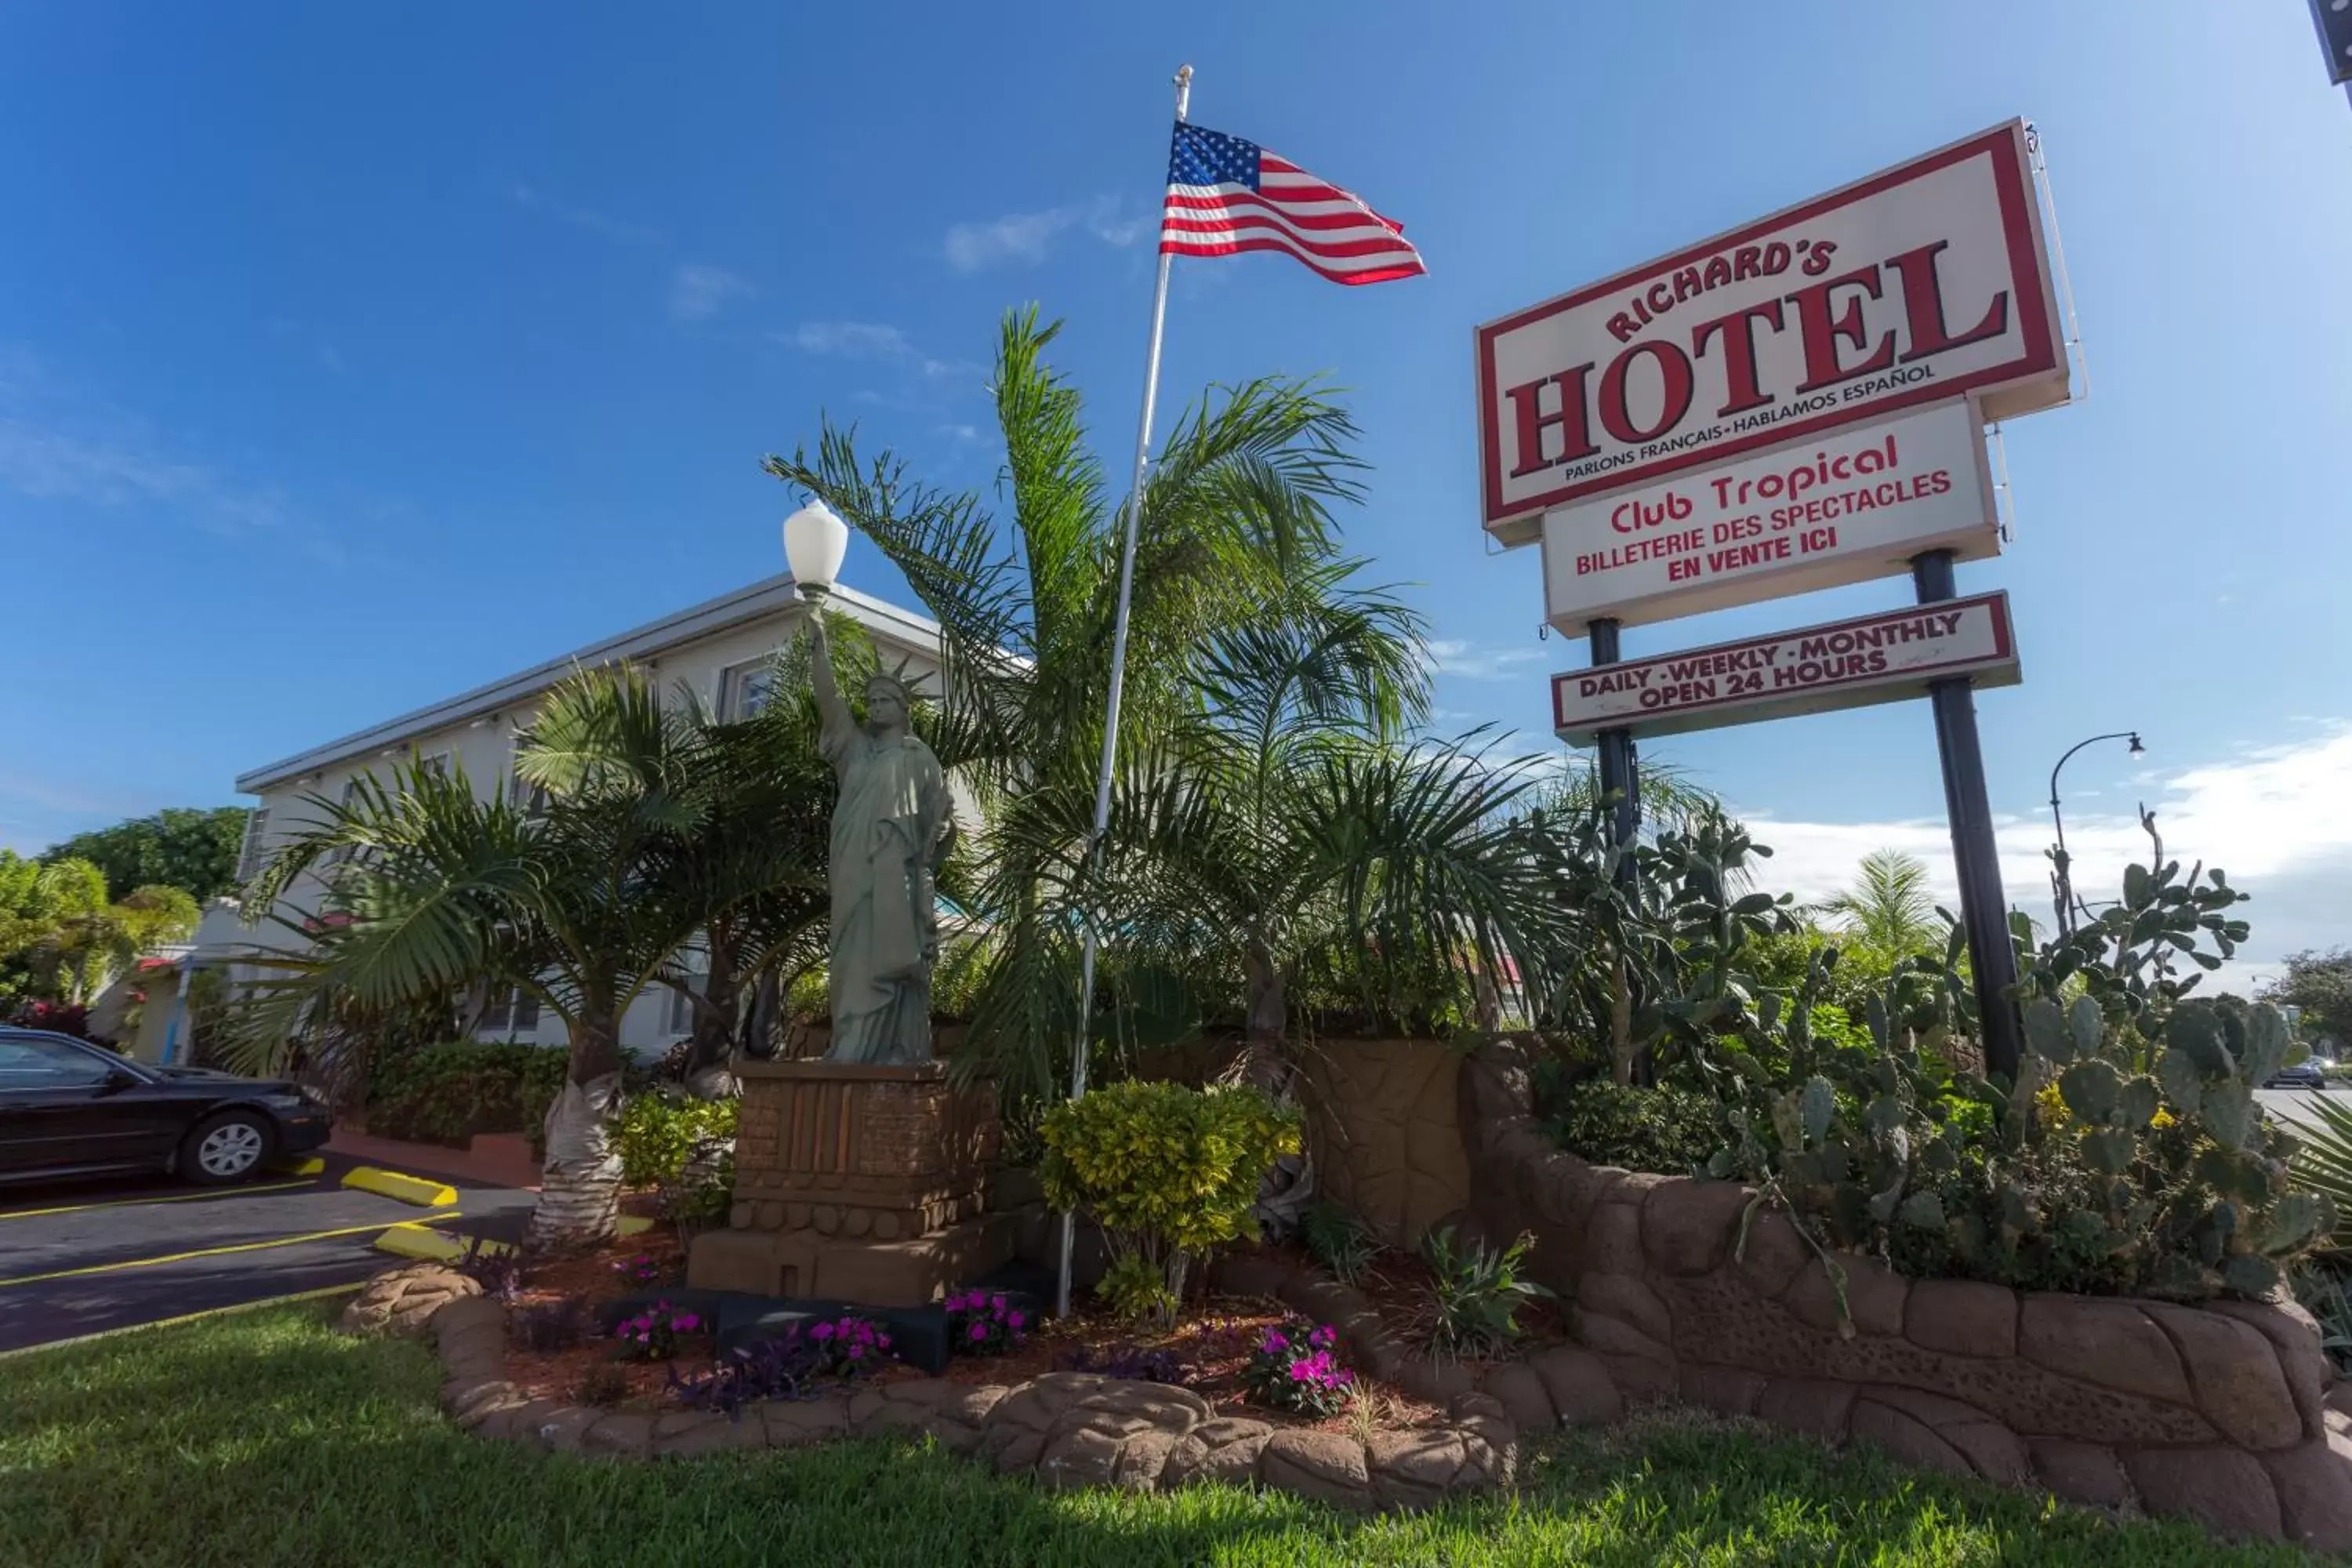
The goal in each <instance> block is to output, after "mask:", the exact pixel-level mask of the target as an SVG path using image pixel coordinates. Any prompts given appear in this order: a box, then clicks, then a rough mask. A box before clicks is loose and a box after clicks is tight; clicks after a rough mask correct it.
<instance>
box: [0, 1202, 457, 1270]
mask: <svg viewBox="0 0 2352 1568" xmlns="http://www.w3.org/2000/svg"><path fill="white" fill-rule="evenodd" d="M463 1218H465V1215H460V1214H457V1213H456V1212H454V1211H453V1212H451V1213H449V1214H444V1215H434V1216H433V1219H432V1223H433V1224H435V1225H438V1224H440V1223H441V1222H442V1221H443V1220H447V1219H463ZM382 1229H383V1221H382V1220H377V1221H376V1222H374V1223H373V1225H346V1226H338V1227H337V1228H335V1229H333V1230H314V1231H311V1232H310V1233H309V1234H308V1235H305V1236H277V1237H270V1238H269V1239H268V1241H240V1242H237V1243H236V1245H234V1246H231V1247H198V1248H196V1249H195V1250H194V1252H172V1253H166V1254H164V1255H163V1257H161V1258H127V1259H125V1260H124V1261H122V1262H121V1263H92V1264H89V1265H86V1266H85V1267H83V1268H53V1269H51V1270H49V1271H48V1272H47V1273H46V1274H19V1275H17V1276H16V1277H15V1278H14V1279H0V1286H8V1285H37V1284H39V1283H40V1282H41V1281H42V1280H44V1279H74V1278H77V1277H78V1276H80V1275H84V1274H112V1273H115V1272H117V1271H119V1270H121V1269H124V1268H154V1267H156V1266H157V1265H158V1264H163V1263H184V1262H186V1261H187V1260H188V1259H189V1258H218V1257H221V1256H222V1255H224V1254H226V1253H231V1252H259V1251H261V1250H262V1249H263V1248H265V1247H293V1246H296V1245H297V1244H299V1243H301V1242H305V1241H328V1240H331V1239H332V1238H333V1237H338V1236H357V1235H359V1234H360V1233H361V1232H362V1231H367V1230H382Z"/></svg>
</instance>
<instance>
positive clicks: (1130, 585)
mask: <svg viewBox="0 0 2352 1568" xmlns="http://www.w3.org/2000/svg"><path fill="white" fill-rule="evenodd" d="M1191 107H1192V67H1191V66H1180V67H1178V68H1177V70H1176V119H1177V121H1178V122H1179V123H1181V122H1182V121H1183V119H1184V116H1185V113H1186V111H1187V110H1190V109H1191ZM1173 259H1174V258H1172V257H1171V256H1170V255H1169V254H1168V252H1166V251H1164V250H1163V251H1161V252H1160V277H1159V280H1158V281H1157V282H1155V283H1154V284H1153V285H1152V289H1151V347H1150V349H1149V350H1148V351H1146V353H1145V354H1144V356H1143V416H1142V418H1141V419H1139V420H1138V421H1137V423H1136V430H1135V479H1134V482H1133V483H1131V484H1130V485H1129V486H1128V488H1127V538H1126V541H1125V542H1123V543H1122V544H1121V546H1120V548H1119V556H1118V616H1117V617H1116V618H1115V619H1114V620H1113V621H1112V623H1111V634H1110V703H1109V706H1108V709H1107V710H1106V711H1105V713H1104V715H1103V749H1102V771H1101V772H1100V773H1098V774H1097V775H1096V778H1095V830H1094V837H1093V841H1092V843H1091V845H1090V846H1089V858H1091V857H1092V856H1093V855H1098V854H1100V853H1101V846H1102V837H1103V835H1104V834H1105V833H1106V832H1108V830H1109V828H1110V779H1111V772H1112V770H1113V768H1114V767H1115V766H1116V765H1117V763H1118V704H1119V697H1120V695H1121V692H1122V689H1123V688H1124V687H1125V685H1126V680H1127V612H1128V604H1129V600H1130V599H1132V598H1133V597H1134V595H1135V531H1136V525H1137V521H1138V519H1139V514H1140V513H1141V512H1142V510H1143V473H1144V469H1145V468H1146V467H1147V466H1148V465H1149V463H1150V457H1151V408H1152V405H1153V404H1154V403H1155V402H1157V401H1158V399H1159V396H1160V329H1161V328H1162V327H1163V326H1165V325H1166V324H1167V320H1168V264H1169V262H1170V261H1171V260H1173ZM1094 1002H1095V928H1094V924H1093V922H1092V921H1088V922H1087V931H1086V937H1085V940H1084V942H1083V944H1082V945H1081V947H1080V949H1079V956H1078V1037H1077V1041H1076V1044H1075V1045H1073V1046H1072V1047H1070V1098H1071V1099H1073V1100H1076V1098H1077V1097H1078V1096H1080V1095H1082V1094H1084V1093H1086V1091H1087V1021H1088V1020H1089V1019H1090V1018H1091V1017H1092V1016H1094ZM1077 1237H1078V1216H1077V1212H1076V1210H1074V1209H1065V1210H1063V1211H1062V1267H1061V1270H1060V1273H1059V1275H1058V1276H1057V1277H1056V1279H1055V1282H1054V1310H1055V1314H1056V1315H1057V1316H1061V1317H1067V1316H1069V1312H1070V1260H1071V1255H1072V1253H1073V1251H1074V1250H1075V1249H1076V1246H1077Z"/></svg>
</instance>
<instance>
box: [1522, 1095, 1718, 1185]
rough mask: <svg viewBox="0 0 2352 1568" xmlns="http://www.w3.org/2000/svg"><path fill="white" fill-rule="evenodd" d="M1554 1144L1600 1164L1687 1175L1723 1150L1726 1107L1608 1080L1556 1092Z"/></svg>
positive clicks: (1549, 1127)
mask: <svg viewBox="0 0 2352 1568" xmlns="http://www.w3.org/2000/svg"><path fill="white" fill-rule="evenodd" d="M1551 1098H1552V1099H1553V1103H1554V1104H1555V1106H1556V1107H1557V1109H1555V1110H1553V1112H1552V1114H1551V1115H1550V1116H1549V1118H1547V1119H1546V1121H1545V1122H1544V1131H1545V1133H1546V1134H1547V1135H1548V1136H1549V1138H1550V1139H1551V1141H1552V1142H1555V1143H1557V1144H1559V1146H1560V1147H1561V1148H1563V1149H1565V1150H1567V1151H1568V1152H1570V1153H1572V1154H1575V1155H1578V1156H1580V1158H1583V1159H1586V1160H1590V1161H1591V1162H1592V1163H1594V1164H1596V1165H1622V1166H1623V1167H1624V1168H1625V1169H1626V1170H1629V1171H1654V1172H1657V1173H1660V1174H1663V1175H1669V1176H1686V1175H1688V1174H1690V1173H1692V1172H1693V1171H1696V1170H1700V1169H1704V1168H1705V1166H1706V1163H1707V1161H1708V1160H1709V1159H1710V1158H1711V1157H1713V1155H1714V1153H1715V1152H1716V1151H1717V1149H1720V1148H1722V1147H1723V1126H1722V1116H1723V1112H1722V1108H1721V1107H1720V1106H1719V1105H1717V1102H1716V1101H1715V1100H1714V1099H1713V1098H1712V1097H1711V1096H1708V1095H1704V1094H1699V1093H1696V1092H1694V1091H1692V1090H1690V1089H1676V1088H1673V1087H1670V1086H1668V1087H1661V1088H1657V1089H1643V1088H1640V1087H1638V1086H1630V1085H1623V1084H1615V1083H1612V1082H1610V1081H1609V1080H1608V1079H1605V1078H1601V1079H1591V1078H1589V1079H1584V1080H1583V1081H1582V1082H1580V1083H1578V1084H1575V1085H1572V1086H1570V1087H1569V1088H1566V1089H1559V1090H1558V1091H1557V1092H1556V1095H1555V1096H1554V1097H1551Z"/></svg>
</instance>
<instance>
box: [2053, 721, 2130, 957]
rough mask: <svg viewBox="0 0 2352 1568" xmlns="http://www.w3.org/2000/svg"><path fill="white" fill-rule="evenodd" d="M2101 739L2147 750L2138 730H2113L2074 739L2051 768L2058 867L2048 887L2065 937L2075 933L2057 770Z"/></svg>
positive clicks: (2072, 880)
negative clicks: (2059, 806) (2141, 741)
mask: <svg viewBox="0 0 2352 1568" xmlns="http://www.w3.org/2000/svg"><path fill="white" fill-rule="evenodd" d="M2101 741H2129V742H2131V754H2132V755H2133V756H2135V757H2137V756H2138V755H2140V754H2141V753H2142V752H2146V751H2147V747H2146V746H2143V745H2141V744H2140V743H2139V731H2137V730H2116V731H2110V732H2109V733H2107V734H2105V735H2094V736H2092V737H2091V738H2090V739H2089V740H2087V741H2077V742H2074V744H2073V745H2071V746H2069V747H2067V748H2066V752H2065V755H2064V756H2062V757H2060V758H2059V759H2058V767H2055V768H2052V769H2051V770H2050V822H2051V826H2053V827H2055V828H2057V830H2058V851H2057V853H2056V854H2054V855H2053V856H2052V857H2051V859H2052V861H2053V863H2054V864H2055V865H2056V867H2057V869H2056V870H2055V871H2054V872H2053V873H2052V875H2051V878H2050V886H2051V890H2052V892H2053V893H2054V894H2055V895H2056V899H2057V904H2058V930H2059V931H2060V932H2061V933H2062V934H2063V935H2066V936H2072V935H2074V907H2075V899H2074V873H2073V870H2072V868H2070V866H2069V864H2068V861H2067V858H2066V822H2065V819H2064V818H2063V817H2062V816H2059V815H2058V769H2059V768H2063V767H2064V766H2065V765H2066V762H2067V758H2069V757H2072V756H2073V755H2074V753H2075V752H2079V751H2081V750H2082V749H2083V748H2084V747H2085V746H2095V745H2097V744H2098V743H2099V742H2101ZM2084 912H2086V913H2087V912H2088V911H2087V910H2086V911H2084Z"/></svg>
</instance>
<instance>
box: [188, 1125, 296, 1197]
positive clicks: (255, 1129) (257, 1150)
mask: <svg viewBox="0 0 2352 1568" xmlns="http://www.w3.org/2000/svg"><path fill="white" fill-rule="evenodd" d="M277 1146H278V1129H277V1127H276V1126H275V1125H273V1124H272V1123H271V1121H270V1120H269V1118H268V1117H267V1116H264V1115H262V1114H261V1113H260V1112H259V1111H257V1110H224V1111H222V1112H221V1113H220V1114H219V1115H217V1116H207V1117H205V1119H204V1120H203V1121H199V1122H197V1123H196V1125H195V1127H194V1130H192V1131H190V1132H189V1133H188V1137H187V1141H186V1142H184V1143H182V1144H181V1145H180V1174H181V1175H183V1176H185V1177H186V1178H187V1179H188V1180H189V1181H192V1182H194V1183H196V1184H198V1185H200V1186H207V1187H211V1186H219V1185H222V1184H225V1183H228V1182H241V1181H243V1180H245V1178H246V1177H247V1176H250V1175H252V1174H253V1173H255V1172H256V1171H258V1170H259V1169H261V1166H262V1163H263V1162H264V1161H266V1160H268V1158H269V1155H270V1152H271V1151H272V1150H274V1149H275V1148H276V1147H277Z"/></svg>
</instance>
